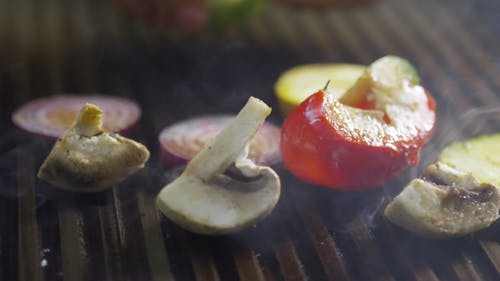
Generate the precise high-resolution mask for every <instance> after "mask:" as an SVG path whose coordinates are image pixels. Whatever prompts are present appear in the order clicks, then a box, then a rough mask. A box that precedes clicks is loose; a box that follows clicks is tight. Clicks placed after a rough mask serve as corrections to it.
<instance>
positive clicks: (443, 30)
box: [0, 0, 500, 281]
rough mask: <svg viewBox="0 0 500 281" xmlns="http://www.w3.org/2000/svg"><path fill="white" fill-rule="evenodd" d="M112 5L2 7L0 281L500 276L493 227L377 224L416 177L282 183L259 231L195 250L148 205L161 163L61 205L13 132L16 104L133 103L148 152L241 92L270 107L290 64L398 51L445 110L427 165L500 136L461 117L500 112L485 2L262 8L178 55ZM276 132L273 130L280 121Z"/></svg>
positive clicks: (58, 0) (36, 149)
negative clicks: (114, 99)
mask: <svg viewBox="0 0 500 281" xmlns="http://www.w3.org/2000/svg"><path fill="white" fill-rule="evenodd" d="M107 5H108V4H107V3H102V2H100V1H83V0H74V1H62V0H51V1H44V2H43V3H42V2H39V1H35V0H22V1H21V0H18V1H7V0H0V59H1V62H3V64H2V66H1V67H0V91H1V92H2V93H1V94H0V102H1V105H0V108H1V111H0V116H1V118H2V123H1V124H0V128H1V129H2V136H0V189H1V190H0V260H1V264H0V280H30V281H31V280H47V281H48V280H77V281H78V280H153V281H159V280H242V281H247V280H248V281H253V280H276V281H278V280H287V281H288V280H464V281H465V280H492V281H493V280H499V279H500V274H499V273H500V238H499V237H500V235H499V230H500V229H499V225H498V223H497V224H496V225H494V226H492V227H491V228H490V229H488V230H486V231H483V232H480V233H478V234H477V235H474V236H469V237H464V238H460V239H450V240H443V241H434V240H427V239H422V238H418V237H416V236H413V235H411V234H409V233H407V232H406V231H404V230H401V229H399V228H397V227H395V226H393V225H391V224H390V223H388V222H386V221H385V220H384V219H383V218H382V217H381V216H380V210H381V209H382V208H383V207H384V206H385V204H386V203H387V202H388V200H389V199H390V198H391V197H392V196H394V195H395V194H396V193H397V192H398V191H399V190H400V189H401V187H402V186H403V185H404V184H405V183H406V182H407V181H408V180H409V179H410V178H411V177H412V176H414V175H415V173H416V171H414V170H409V171H407V172H405V173H403V174H402V175H401V176H400V177H398V178H397V179H396V180H394V181H392V182H390V183H389V184H387V185H386V186H384V187H381V188H378V189H374V190H370V191H366V192H361V193H348V194H346V193H342V192H336V191H332V190H325V189H321V188H318V187H314V186H307V185H306V184H304V183H300V182H298V181H297V180H296V179H294V178H293V177H292V176H290V175H289V174H287V172H286V171H283V170H282V171H280V173H281V175H282V180H283V194H282V198H281V199H280V203H279V205H278V207H277V209H276V210H275V211H274V212H273V214H272V215H271V216H270V217H269V218H268V219H266V220H265V221H263V222H261V223H259V224H258V225H257V226H256V227H254V228H251V229H249V230H246V231H244V232H242V233H239V234H235V235H230V236H221V237H204V236H198V235H194V234H190V233H187V232H185V231H183V230H181V229H179V228H177V227H176V226H175V225H173V223H172V222H170V221H168V220H167V219H166V218H165V217H163V216H162V215H161V214H160V213H159V212H158V211H157V209H156V208H155V206H154V196H155V195H156V193H157V192H158V191H159V188H160V187H161V186H163V185H164V184H165V182H166V181H167V180H168V173H169V172H168V171H167V172H166V171H164V170H163V169H162V168H161V166H160V165H159V164H158V163H159V159H158V157H155V156H153V159H152V160H151V161H150V163H149V166H148V168H147V169H145V170H144V171H142V172H140V173H138V174H137V175H135V176H133V177H131V178H129V179H128V180H126V181H125V182H123V183H121V184H119V185H118V186H117V187H115V188H113V189H112V190H109V191H106V192H103V193H101V194H97V195H79V194H72V193H66V192H62V191H58V190H54V189H53V188H51V187H50V186H47V185H46V184H44V183H43V182H41V181H38V180H36V178H35V175H36V170H37V168H38V167H39V165H40V163H41V161H42V160H43V158H44V157H45V155H46V153H47V151H48V149H49V145H47V144H45V143H43V142H40V141H37V140H33V139H30V138H28V137H26V136H24V135H22V134H21V133H20V132H18V131H17V130H15V129H14V128H13V127H12V125H11V124H10V123H9V122H8V120H9V118H10V114H11V113H12V111H13V109H14V108H15V107H16V106H18V105H20V104H21V103H23V102H26V101H28V100H30V99H33V98H36V97H39V96H43V95H47V94H53V93H63V92H77V93H80V92H100V93H106V94H114V95H121V96H128V97H131V98H133V99H135V100H137V101H138V102H139V103H140V104H141V106H142V108H143V109H144V112H143V117H142V119H141V121H140V124H139V126H138V130H137V131H136V135H135V138H136V139H139V140H141V141H142V142H143V143H145V144H147V146H148V147H149V148H151V150H152V152H153V153H152V155H157V154H158V153H157V152H158V144H157V141H156V137H157V134H158V132H160V130H161V129H162V128H163V127H164V126H165V125H167V124H170V123H172V122H174V121H176V120H180V119H183V118H186V117H189V116H195V115H198V114H205V113H213V112H221V111H222V112H236V111H237V110H238V109H239V107H240V106H241V105H242V104H243V101H244V100H245V99H246V98H247V97H248V96H249V95H255V96H259V97H260V98H262V99H264V100H265V101H267V102H269V103H270V104H272V105H274V106H273V107H274V108H276V103H275V101H274V99H273V95H272V94H273V93H272V84H273V82H274V80H275V79H276V77H277V75H278V74H279V73H280V72H281V71H283V70H284V69H285V68H287V67H289V66H292V65H295V64H299V63H305V62H317V61H345V62H354V63H363V64H368V63H370V62H371V61H373V60H374V59H376V58H378V57H380V56H383V55H385V54H388V53H393V54H398V55H401V56H404V57H406V58H408V59H410V60H411V61H412V62H414V63H415V64H416V65H417V67H418V68H419V71H420V73H421V74H422V79H423V84H424V85H426V86H427V87H428V89H429V90H430V91H431V92H432V93H433V94H434V96H435V97H436V99H437V102H438V106H439V108H438V114H439V124H438V131H437V132H436V135H435V137H434V139H433V141H432V143H430V144H429V145H428V147H427V148H426V149H425V151H424V153H423V155H422V162H423V163H422V165H425V164H427V163H429V162H431V161H433V160H434V157H435V155H436V151H439V149H441V148H442V147H443V145H445V144H446V143H447V142H449V141H451V140H452V139H450V138H451V137H452V136H461V135H460V134H458V135H456V134H455V133H456V132H457V131H459V132H463V135H465V136H467V135H472V134H476V133H482V132H495V131H498V130H499V128H500V125H499V124H500V123H499V121H500V118H499V117H494V118H476V119H473V120H465V121H464V119H461V117H460V116H464V115H463V113H464V112H466V111H468V110H470V109H473V108H475V109H478V108H479V109H486V108H494V109H498V108H499V106H500V96H499V94H498V92H500V80H499V79H498V77H500V64H499V60H498V59H499V58H498V55H499V53H498V50H499V48H500V45H499V44H498V43H499V41H498V40H499V39H498V38H500V34H498V30H497V29H495V25H498V23H499V22H498V19H497V18H496V17H495V15H496V14H498V13H495V12H494V11H499V9H500V5H498V3H496V1H486V0H484V1H474V2H468V1H454V2H453V3H452V2H449V1H445V2H444V3H436V2H435V1H430V0H427V1H410V0H407V1H397V0H381V1H379V2H378V3H377V4H374V5H371V6H368V7H365V8H361V9H351V10H341V11H333V12H331V11H330V12H327V11H298V10H295V9H291V8H283V7H280V6H277V5H272V6H271V7H270V8H269V10H268V11H267V12H265V13H264V14H262V15H259V16H256V17H254V18H252V19H251V20H250V22H249V23H248V24H246V25H244V26H241V27H237V28H235V29H233V30H230V32H228V33H227V34H225V35H217V36H220V37H221V38H218V39H220V41H223V42H230V43H227V44H220V43H219V42H220V41H219V40H218V39H216V38H213V37H210V36H208V37H207V38H204V39H202V40H194V42H192V41H189V40H187V41H188V42H185V41H184V42H179V41H175V42H173V41H172V38H170V37H169V36H168V35H165V34H161V33H157V32H153V31H148V30H147V29H145V28H143V27H141V26H140V25H137V24H134V23H131V22H130V21H129V20H127V19H126V18H125V17H123V16H122V15H120V14H119V12H116V11H115V10H113V9H111V8H110V7H108V6H107ZM13 11H16V12H13ZM179 46H180V47H183V48H184V49H182V48H179ZM497 115H498V114H497ZM271 118H272V119H273V120H274V121H276V122H280V120H281V117H279V115H278V114H277V113H273V116H272V117H271Z"/></svg>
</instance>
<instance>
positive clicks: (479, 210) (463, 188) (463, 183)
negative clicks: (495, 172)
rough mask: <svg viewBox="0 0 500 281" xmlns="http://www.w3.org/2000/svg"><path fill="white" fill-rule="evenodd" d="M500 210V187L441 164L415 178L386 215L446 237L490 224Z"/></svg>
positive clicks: (401, 223) (414, 229)
mask: <svg viewBox="0 0 500 281" xmlns="http://www.w3.org/2000/svg"><path fill="white" fill-rule="evenodd" d="M433 181H436V182H433ZM499 210H500V192H499V189H498V188H497V187H495V186H494V185H491V184H484V183H483V184H480V183H478V182H477V180H475V179H474V178H473V177H472V176H471V175H470V174H465V173H461V172H458V171H456V170H453V168H451V167H449V166H447V165H444V164H442V163H438V164H435V165H431V166H429V167H428V168H427V169H426V171H425V173H424V179H414V180H412V181H411V182H410V183H409V184H408V186H406V187H405V189H404V190H403V191H402V192H401V193H400V194H399V195H398V196H396V197H395V198H394V200H393V201H392V202H391V203H389V205H388V206H387V208H386V209H385V212H384V215H385V216H386V217H387V218H388V219H389V220H390V221H392V222H393V223H395V224H397V225H399V226H401V227H403V228H406V229H408V230H410V231H412V232H415V233H417V234H420V235H422V236H426V237H430V238H446V237H458V236H463V235H467V234H469V233H473V232H475V231H478V230H480V229H483V228H485V227H488V226H489V225H491V224H492V223H493V222H494V221H495V220H497V219H498V217H499Z"/></svg>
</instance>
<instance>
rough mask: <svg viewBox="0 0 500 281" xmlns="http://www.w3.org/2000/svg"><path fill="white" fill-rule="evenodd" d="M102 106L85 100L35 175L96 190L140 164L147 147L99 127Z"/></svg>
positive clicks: (73, 188) (69, 186)
mask: <svg viewBox="0 0 500 281" xmlns="http://www.w3.org/2000/svg"><path fill="white" fill-rule="evenodd" d="M102 114H103V112H102V110H101V109H100V108H99V107H97V106H95V105H92V104H85V105H84V107H83V108H82V110H81V111H80V114H79V116H78V118H77V120H76V122H75V124H73V125H72V126H71V127H70V128H69V129H68V130H67V131H66V132H65V133H64V135H63V136H62V137H61V138H60V139H59V140H58V141H57V143H56V144H55V145H54V147H53V148H52V150H51V152H50V154H49V155H48V156H47V158H46V159H45V161H44V162H43V164H42V166H41V167H40V169H39V171H38V177H39V178H41V179H43V180H45V181H47V182H49V183H51V184H53V185H55V186H57V187H60V188H63V189H67V190H70V191H78V192H98V191H102V190H104V189H106V188H109V187H111V186H112V185H113V184H115V183H117V182H119V181H121V180H123V179H124V178H126V177H127V176H129V175H131V174H132V173H134V172H136V171H137V170H139V169H141V168H143V167H144V163H145V162H146V161H147V160H148V158H149V151H148V150H147V148H146V147H145V146H144V145H142V144H140V143H137V142H135V141H133V140H131V139H128V138H124V137H122V136H120V135H118V134H112V133H107V132H104V131H103V129H102Z"/></svg>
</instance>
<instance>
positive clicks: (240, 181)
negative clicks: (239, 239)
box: [156, 98, 280, 234]
mask: <svg viewBox="0 0 500 281" xmlns="http://www.w3.org/2000/svg"><path fill="white" fill-rule="evenodd" d="M270 112H271V108H269V107H268V106H267V105H266V104H265V103H263V102H262V101H260V100H258V99H255V98H250V99H249V101H248V102H247V104H246V105H245V107H243V109H242V110H241V111H240V113H239V114H238V116H237V117H236V118H235V119H234V120H233V122H231V124H230V125H229V126H228V127H227V128H225V129H224V130H222V131H221V132H220V133H219V134H218V135H217V136H216V137H215V139H214V140H213V141H211V142H210V143H209V144H208V145H207V146H205V147H204V148H203V149H202V150H201V151H200V152H199V153H198V154H196V156H195V157H194V158H193V159H192V160H191V161H190V162H189V164H188V165H187V167H186V169H185V170H184V172H183V173H182V174H181V176H180V177H178V178H177V179H176V180H175V181H173V182H172V183H170V184H169V185H167V186H165V187H164V188H163V189H162V190H161V191H160V193H159V194H158V196H157V198H156V203H157V205H158V207H159V209H160V210H161V211H162V212H163V214H165V215H166V216H167V217H168V218H170V219H171V220H172V221H174V222H175V223H176V224H178V225H179V226H181V227H183V228H185V229H187V230H189V231H192V232H196V233H201V234H224V233H230V232H234V231H238V230H241V229H243V228H245V227H248V226H251V225H252V224H254V223H256V222H257V221H259V220H261V219H262V218H264V217H265V216H267V215H268V214H269V213H270V212H271V211H272V210H273V208H274V206H275V205H276V203H277V201H278V198H279V195H280V179H279V177H278V175H277V174H276V173H275V172H274V171H273V170H272V169H271V168H269V167H264V166H258V165H255V164H254V163H253V162H252V161H251V160H249V159H248V158H247V153H248V143H249V142H250V140H251V139H252V137H253V136H254V135H255V134H256V133H257V130H258V129H259V128H260V126H262V124H263V123H264V120H265V118H266V117H267V116H268V115H269V114H270Z"/></svg>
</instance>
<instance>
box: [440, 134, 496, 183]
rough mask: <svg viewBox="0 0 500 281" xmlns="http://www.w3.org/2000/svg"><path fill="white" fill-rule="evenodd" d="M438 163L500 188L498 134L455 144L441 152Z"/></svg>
mask: <svg viewBox="0 0 500 281" xmlns="http://www.w3.org/2000/svg"><path fill="white" fill-rule="evenodd" d="M439 161H440V162H443V163H446V164H448V165H450V166H452V167H454V168H455V169H457V170H460V171H463V172H466V173H470V174H472V175H473V176H474V177H475V178H476V179H477V180H478V181H479V182H484V183H490V184H493V185H495V186H497V187H500V134H494V135H484V136H480V137H477V138H473V139H470V140H467V141H460V142H455V143H453V144H451V145H450V146H448V147H447V148H446V149H444V150H443V152H442V153H441V154H440V155H439Z"/></svg>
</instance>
